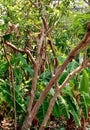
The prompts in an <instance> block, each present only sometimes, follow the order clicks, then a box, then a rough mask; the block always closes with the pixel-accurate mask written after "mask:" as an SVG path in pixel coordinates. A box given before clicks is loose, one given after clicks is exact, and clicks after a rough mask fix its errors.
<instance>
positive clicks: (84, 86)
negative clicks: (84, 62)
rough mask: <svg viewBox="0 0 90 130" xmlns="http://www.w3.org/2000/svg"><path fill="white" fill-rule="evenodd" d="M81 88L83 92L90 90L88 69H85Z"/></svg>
mask: <svg viewBox="0 0 90 130" xmlns="http://www.w3.org/2000/svg"><path fill="white" fill-rule="evenodd" d="M80 90H81V92H82V91H84V92H86V93H88V92H89V76H88V73H87V71H86V70H83V74H82V77H81V80H80Z"/></svg>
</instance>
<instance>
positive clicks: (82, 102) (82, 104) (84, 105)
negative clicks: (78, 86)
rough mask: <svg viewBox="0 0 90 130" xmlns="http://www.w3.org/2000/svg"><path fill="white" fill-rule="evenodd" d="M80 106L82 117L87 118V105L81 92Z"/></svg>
mask: <svg viewBox="0 0 90 130" xmlns="http://www.w3.org/2000/svg"><path fill="white" fill-rule="evenodd" d="M89 100H90V99H89ZM81 107H82V111H83V113H84V117H85V118H88V105H87V102H86V98H85V94H84V93H82V94H81Z"/></svg>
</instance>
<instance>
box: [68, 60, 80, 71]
mask: <svg viewBox="0 0 90 130" xmlns="http://www.w3.org/2000/svg"><path fill="white" fill-rule="evenodd" d="M78 66H79V64H78V62H76V61H72V62H70V63H69V64H68V66H67V71H68V73H70V72H72V71H73V70H74V69H76V68H77V67H78Z"/></svg>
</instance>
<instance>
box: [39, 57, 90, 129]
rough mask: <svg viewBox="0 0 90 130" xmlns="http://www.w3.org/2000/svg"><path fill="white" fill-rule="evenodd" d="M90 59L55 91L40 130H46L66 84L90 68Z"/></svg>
mask: <svg viewBox="0 0 90 130" xmlns="http://www.w3.org/2000/svg"><path fill="white" fill-rule="evenodd" d="M89 62H90V58H88V59H87V61H85V62H83V63H82V64H81V65H80V66H79V67H77V68H76V69H75V70H74V71H72V72H71V73H70V74H69V75H68V76H67V78H66V79H65V80H64V82H63V83H62V85H60V86H59V87H58V88H57V89H56V91H55V94H54V96H53V98H52V99H51V101H50V104H49V107H48V110H47V113H46V116H45V118H44V120H43V122H42V125H41V127H40V129H39V130H44V129H45V126H46V124H47V122H48V120H49V117H50V114H51V112H52V109H53V106H54V104H55V102H56V100H57V97H58V96H59V95H60V92H61V90H62V89H63V88H64V87H65V86H66V84H67V83H68V82H69V80H70V79H71V78H72V77H73V76H74V75H75V74H76V73H78V72H79V71H81V70H82V69H83V68H86V67H90V63H89Z"/></svg>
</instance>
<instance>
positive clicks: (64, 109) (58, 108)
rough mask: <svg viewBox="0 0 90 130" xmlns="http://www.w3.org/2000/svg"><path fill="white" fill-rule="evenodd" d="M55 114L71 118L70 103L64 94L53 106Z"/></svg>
mask: <svg viewBox="0 0 90 130" xmlns="http://www.w3.org/2000/svg"><path fill="white" fill-rule="evenodd" d="M53 115H54V116H55V117H60V116H62V115H64V116H65V117H66V118H69V111H68V104H67V103H66V101H65V99H64V98H63V97H62V96H59V98H58V100H57V102H56V104H55V105H54V107H53Z"/></svg>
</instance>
